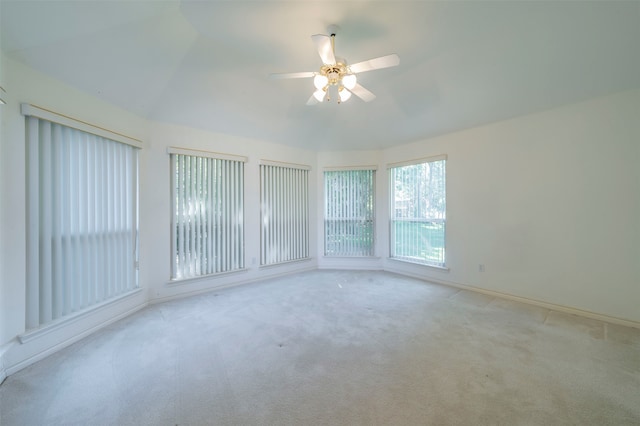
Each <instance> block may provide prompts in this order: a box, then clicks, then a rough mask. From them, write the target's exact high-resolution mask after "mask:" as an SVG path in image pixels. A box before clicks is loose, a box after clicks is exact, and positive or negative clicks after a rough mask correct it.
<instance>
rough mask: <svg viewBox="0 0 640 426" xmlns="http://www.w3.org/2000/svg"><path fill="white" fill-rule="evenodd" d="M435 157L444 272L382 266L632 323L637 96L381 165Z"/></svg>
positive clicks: (453, 139) (395, 153) (394, 152)
mask: <svg viewBox="0 0 640 426" xmlns="http://www.w3.org/2000/svg"><path fill="white" fill-rule="evenodd" d="M437 154H447V155H448V162H447V238H446V244H447V265H448V266H449V268H450V271H449V272H439V271H437V270H434V269H431V268H415V267H407V266H406V265H403V264H399V262H394V261H391V260H388V259H385V268H386V269H390V270H396V271H400V272H404V273H411V274H415V275H418V276H421V277H424V278H427V279H428V278H431V279H436V280H441V281H445V282H449V283H456V284H462V285H466V286H475V287H478V288H481V289H485V290H490V291H495V292H500V293H504V294H509V295H515V296H520V297H524V298H529V299H533V300H537V301H542V302H549V303H552V304H555V305H561V306H566V307H570V308H576V309H579V310H584V311H587V312H592V313H597V314H604V315H607V316H611V317H615V318H622V319H627V320H632V321H636V322H640V308H639V306H640V222H639V220H640V165H639V164H640V91H631V92H625V93H620V94H616V95H612V96H607V97H603V98H597V99H593V100H590V101H587V102H583V103H578V104H573V105H568V106H565V107H562V108H557V109H553V110H549V111H545V112H542V113H538V114H533V115H528V116H524V117H519V118H515V119H512V120H508V121H503V122H499V123H495V124H491V125H487V126H483V127H479V128H475V129H470V130H466V131H461V132H456V133H453V134H448V135H445V136H442V137H438V138H433V139H431V140H427V141H422V142H416V143H412V144H408V145H404V146H401V147H397V148H391V149H387V150H385V151H384V152H383V155H382V158H384V159H385V161H386V162H387V163H389V162H396V161H403V160H407V159H410V158H419V157H427V156H432V155H437ZM479 264H484V265H485V272H482V273H481V272H479V270H478V265H479Z"/></svg>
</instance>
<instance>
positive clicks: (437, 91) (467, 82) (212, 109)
mask: <svg viewBox="0 0 640 426" xmlns="http://www.w3.org/2000/svg"><path fill="white" fill-rule="evenodd" d="M0 4H1V6H0V7H1V9H0V13H1V24H2V25H1V27H2V30H1V36H2V49H3V50H4V52H5V54H7V55H8V56H10V57H12V58H14V59H17V60H19V61H22V62H24V63H26V64H28V65H30V66H31V67H33V68H35V69H38V70H40V71H42V72H44V73H46V74H49V75H51V76H53V77H55V78H57V79H59V80H62V81H64V82H66V83H68V84H70V85H73V86H75V87H77V88H79V89H81V90H84V91H86V92H89V93H92V94H94V95H96V96H98V97H100V98H102V99H104V100H106V101H108V102H111V103H113V104H116V105H118V106H120V107H122V108H124V109H127V110H129V111H132V112H134V113H136V114H138V115H140V116H143V117H146V118H148V119H151V120H158V121H164V122H169V123H177V124H183V125H187V126H191V127H196V128H202V129H207V130H212V131H215V132H220V133H229V134H234V135H239V136H246V137H252V138H258V139H261V140H268V141H272V142H276V143H281V144H286V145H291V146H297V147H302V148H309V149H317V150H346V149H356V150H361V149H378V148H382V147H389V146H392V145H398V144H402V143H406V142H410V141H414V140H419V139H424V138H428V137H431V136H435V135H439V134H443V133H447V132H451V131H456V130H460V129H464V128H469V127H472V126H477V125H481V124H484V123H489V122H493V121H497V120H502V119H506V118H509V117H513V116H517V115H522V114H527V113H531V112H535V111H541V110H544V109H548V108H552V107H555V106H559V105H562V104H566V103H571V102H577V101H581V100H585V99H588V98H591V97H594V96H600V95H604V94H607V93H612V92H617V91H622V90H627V89H632V88H640V47H639V46H640V2H638V1H630V2H622V1H557V2H554V1H469V2H463V1H440V2H432V1H411V2H407V1H340V2H327V1H304V2H301V1H300V2H293V1H291V2H283V1H272V0H263V1H238V0H235V1H215V2H214V1H208V2H204V1H189V0H184V1H122V2H121V1H101V0H97V1H29V0H22V1H11V0H2V1H1V2H0ZM329 25H338V26H339V27H340V30H339V31H338V33H337V36H336V54H337V55H338V56H341V57H344V58H346V59H347V60H348V61H349V62H350V63H355V62H359V61H362V60H366V59H371V58H373V57H378V56H382V55H387V54H391V53H397V54H398V55H399V56H400V65H399V66H398V67H395V68H389V69H384V70H377V71H372V72H368V73H363V74H360V75H359V76H358V77H359V78H358V82H359V83H361V84H362V85H363V86H365V87H366V88H368V89H369V90H371V91H372V92H373V93H375V94H376V95H377V98H376V99H375V100H374V101H373V102H370V103H364V102H362V101H361V100H360V99H358V98H356V97H353V98H352V99H351V100H349V101H348V102H345V103H343V104H340V105H338V104H336V103H334V102H331V103H323V104H320V105H316V106H313V107H308V106H306V105H305V102H306V101H307V99H308V98H309V96H310V95H311V93H312V91H313V83H312V81H311V80H310V79H296V80H271V79H269V78H268V75H269V74H270V73H279V72H295V71H316V70H318V68H319V66H320V65H321V61H320V58H319V57H318V54H317V52H316V51H315V47H314V45H313V43H312V41H311V38H310V36H311V35H312V34H317V33H327V28H328V26H329Z"/></svg>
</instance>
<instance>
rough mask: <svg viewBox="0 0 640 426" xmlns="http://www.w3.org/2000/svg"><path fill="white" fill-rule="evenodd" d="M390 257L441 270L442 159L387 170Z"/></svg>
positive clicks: (442, 237) (442, 241) (444, 185)
mask: <svg viewBox="0 0 640 426" xmlns="http://www.w3.org/2000/svg"><path fill="white" fill-rule="evenodd" d="M389 175H390V188H391V191H390V193H391V194H390V195H391V238H390V254H391V257H393V258H397V259H401V260H406V261H410V262H416V263H424V264H428V265H433V266H445V229H446V157H437V158H435V159H431V160H424V161H422V162H418V163H416V164H407V165H402V166H398V167H392V168H390V173H389Z"/></svg>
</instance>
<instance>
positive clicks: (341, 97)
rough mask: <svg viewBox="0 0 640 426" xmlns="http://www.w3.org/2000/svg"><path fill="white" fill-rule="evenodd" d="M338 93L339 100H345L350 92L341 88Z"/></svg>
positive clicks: (349, 95)
mask: <svg viewBox="0 0 640 426" xmlns="http://www.w3.org/2000/svg"><path fill="white" fill-rule="evenodd" d="M338 94H339V95H340V102H346V101H348V100H349V98H350V97H351V92H350V91H348V90H346V89H342V90H341V91H340V92H339V93H338Z"/></svg>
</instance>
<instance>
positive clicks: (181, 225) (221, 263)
mask: <svg viewBox="0 0 640 426" xmlns="http://www.w3.org/2000/svg"><path fill="white" fill-rule="evenodd" d="M181 151H184V150H181ZM238 158H241V157H238ZM171 169H172V195H173V196H172V199H173V216H172V217H173V223H172V227H171V228H172V239H171V241H172V261H173V268H172V278H174V279H182V278H190V277H197V276H201V275H209V274H216V273H221V272H228V271H234V270H239V269H242V268H244V211H243V206H244V161H243V160H230V159H221V158H215V157H211V156H202V155H185V154H178V153H173V154H172V155H171Z"/></svg>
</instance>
